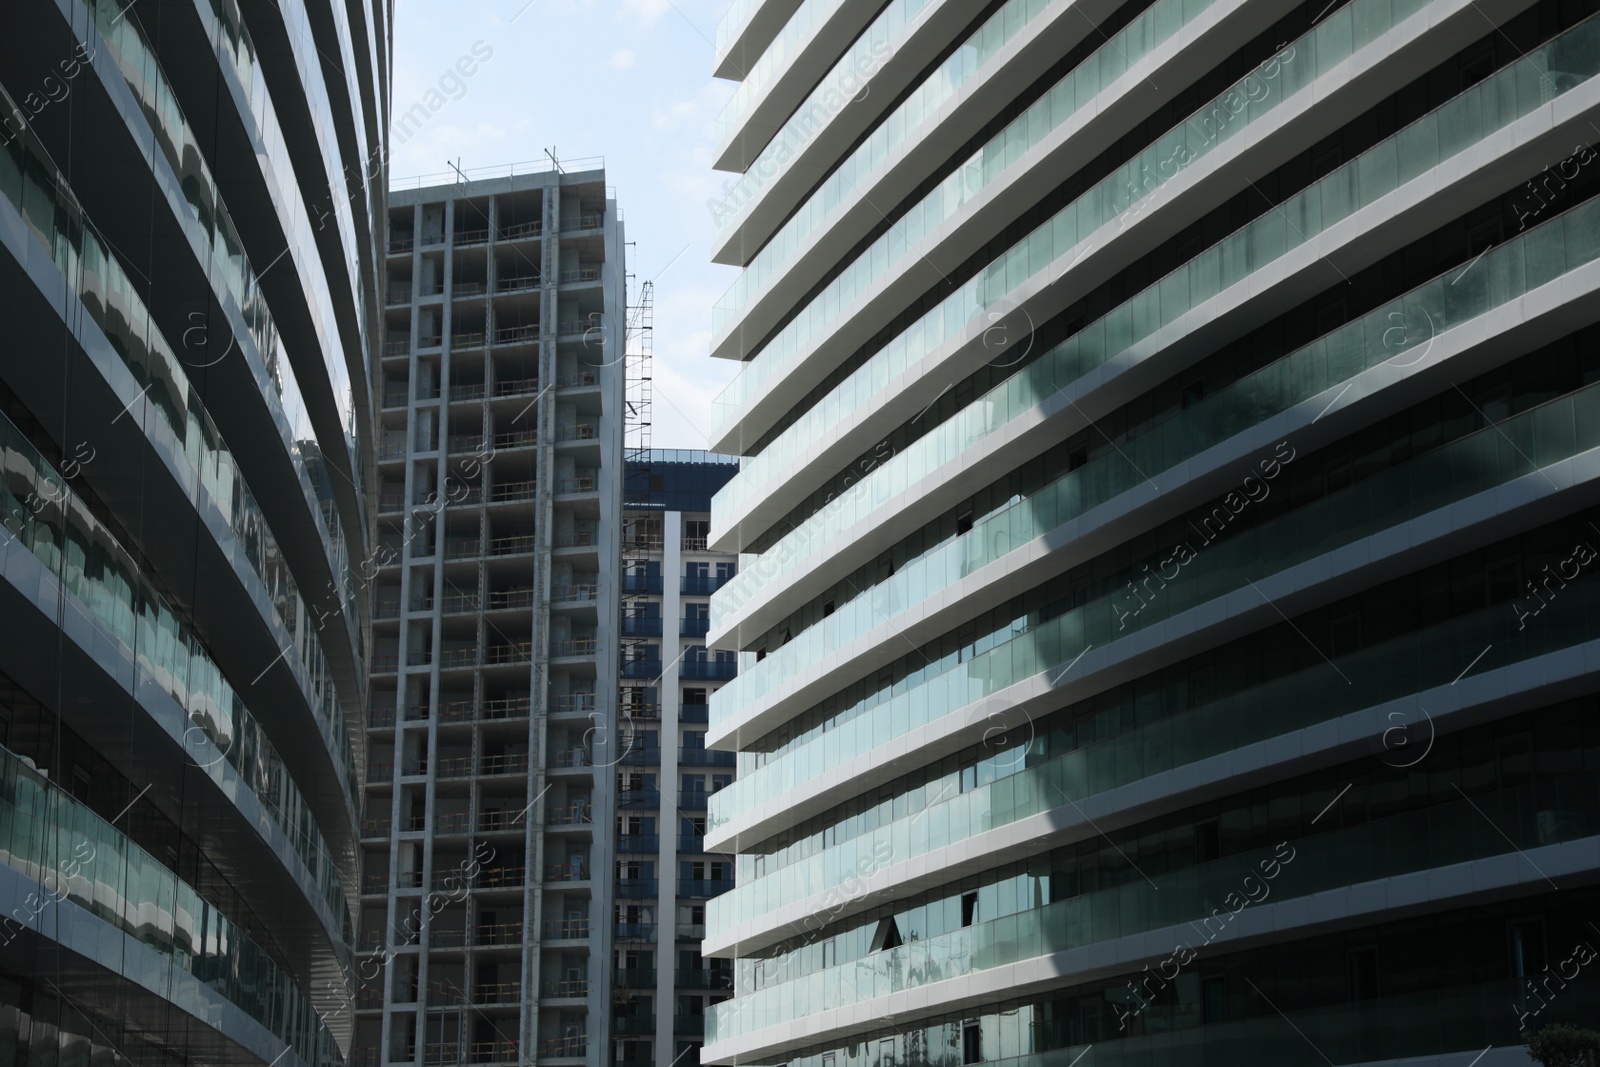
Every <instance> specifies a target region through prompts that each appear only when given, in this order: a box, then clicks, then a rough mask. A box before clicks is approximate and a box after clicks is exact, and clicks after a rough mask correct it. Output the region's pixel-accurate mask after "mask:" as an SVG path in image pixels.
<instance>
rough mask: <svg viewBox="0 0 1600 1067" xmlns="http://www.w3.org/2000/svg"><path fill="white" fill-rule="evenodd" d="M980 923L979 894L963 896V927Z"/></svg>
mask: <svg viewBox="0 0 1600 1067" xmlns="http://www.w3.org/2000/svg"><path fill="white" fill-rule="evenodd" d="M977 921H978V894H977V893H976V892H972V893H962V894H961V925H962V926H971V925H972V924H973V923H975V922H977Z"/></svg>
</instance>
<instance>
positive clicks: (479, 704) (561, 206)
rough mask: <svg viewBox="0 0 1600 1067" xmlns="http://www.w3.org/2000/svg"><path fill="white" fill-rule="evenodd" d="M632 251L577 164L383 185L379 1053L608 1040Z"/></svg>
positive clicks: (501, 1050)
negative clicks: (386, 190)
mask: <svg viewBox="0 0 1600 1067" xmlns="http://www.w3.org/2000/svg"><path fill="white" fill-rule="evenodd" d="M623 249H624V245H623V226H622V218H621V215H620V213H619V212H618V209H617V205H616V202H615V199H614V197H613V196H612V194H611V193H610V192H609V191H608V190H607V187H606V184H605V171H604V169H603V167H602V166H601V165H599V164H593V163H591V162H588V161H581V162H577V163H568V164H566V165H565V169H564V170H563V169H559V168H555V167H547V168H546V169H544V170H542V171H536V172H534V173H523V174H518V175H515V176H512V175H505V176H499V177H485V178H481V179H477V180H469V181H461V182H456V183H452V184H447V185H439V186H433V187H425V188H418V189H407V190H404V191H396V192H392V193H391V194H390V200H389V213H388V259H387V262H386V268H385V269H386V272H387V290H386V291H387V299H386V307H385V308H384V311H383V316H384V334H385V337H386V338H387V340H386V342H385V348H384V354H383V359H382V371H381V393H380V395H381V397H382V408H381V411H380V414H379V419H378V422H379V425H378V431H377V434H378V438H377V442H376V449H377V455H378V465H377V476H376V493H377V502H378V503H377V525H378V534H377V544H378V551H379V557H378V559H377V561H376V566H375V567H374V573H375V578H374V582H373V586H374V608H373V611H374V622H373V642H372V643H373V655H372V676H371V677H372V681H371V689H372V704H371V712H370V716H369V719H368V728H369V731H370V738H371V740H370V748H371V761H370V762H369V764H368V767H367V793H366V806H365V817H364V821H363V825H362V868H363V875H362V885H361V892H362V906H361V937H362V944H361V950H362V952H361V959H362V963H363V973H362V978H363V979H364V984H363V986H362V989H361V991H360V994H359V996H360V999H359V1002H358V1010H357V1016H358V1021H357V1025H356V1031H357V1032H356V1044H357V1047H358V1050H359V1059H360V1061H361V1062H362V1063H365V1064H370V1065H379V1064H382V1065H389V1064H413V1065H446V1064H518V1065H520V1064H524V1063H539V1064H547V1063H548V1064H588V1065H590V1067H599V1065H600V1064H602V1063H603V1062H604V1061H605V1059H606V1058H607V1056H608V1055H609V1052H610V1049H609V1043H608V1041H607V1040H606V1038H607V1036H608V1035H609V1033H610V1015H611V1002H610V1001H609V1000H608V999H607V998H605V997H603V996H598V997H597V996H593V995H591V991H592V990H603V989H605V988H606V987H607V983H608V982H609V980H610V977H611V963H612V958H611V957H612V950H611V945H612V927H611V925H610V923H609V922H607V921H605V920H606V919H607V918H608V917H609V915H610V913H611V908H612V903H611V892H612V886H611V880H610V878H609V875H610V872H611V871H612V870H613V862H614V860H613V856H614V851H613V850H614V848H615V842H614V840H613V834H612V833H611V825H610V814H609V813H610V812H612V811H613V810H614V809H615V804H616V798H615V782H616V774H617V771H616V769H615V765H616V763H617V761H618V759H619V758H620V757H619V756H617V755H615V753H617V752H618V750H619V748H620V745H621V741H622V739H621V738H619V737H618V736H617V733H616V726H617V725H618V720H617V710H618V709H617V699H618V686H617V671H616V667H615V665H616V663H617V659H618V654H619V649H618V644H617V620H618V612H619V603H620V600H619V598H620V596H621V587H620V583H619V581H618V569H617V562H618V560H619V559H620V552H621V540H620V539H621V533H622V522H623V516H622V501H623V492H622V490H623V470H624V467H623V455H624V453H623V448H624V439H625V436H626V433H627V431H628V429H629V426H628V422H629V419H628V417H627V416H625V413H624V400H625V398H626V395H627V391H626V384H627V383H626V372H627V369H628V362H627V359H626V358H625V356H624V352H625V348H626V346H625V341H626V333H627V322H626V319H625V314H626V294H625V277H624V260H623Z"/></svg>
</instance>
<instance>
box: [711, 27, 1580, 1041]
mask: <svg viewBox="0 0 1600 1067" xmlns="http://www.w3.org/2000/svg"><path fill="white" fill-rule="evenodd" d="M1597 9H1600V5H1597V4H1596V3H1594V2H1593V0H1585V2H1575V0H1491V2H1485V0H1312V2H1307V3H1282V2H1279V3H1271V2H1265V0H1259V2H1258V0H995V2H993V3H987V4H971V3H960V2H957V0H890V2H888V3H887V4H875V3H868V2H866V0H862V2H855V0H832V2H830V0H804V2H796V0H748V2H745V0H741V2H738V3H735V4H734V6H733V8H732V10H731V11H730V12H729V14H728V16H727V19H726V20H725V22H724V24H723V26H722V28H721V30H720V31H719V33H718V49H719V54H718V59H717V61H716V71H717V73H718V74H719V76H722V77H732V78H738V79H740V80H741V84H740V86H739V87H738V89H737V91H736V92H735V93H734V95H733V97H732V98H731V100H730V102H729V104H728V106H727V110H726V111H725V113H724V114H723V116H722V119H721V124H720V127H719V130H720V137H721V140H720V143H719V144H718V146H717V149H716V152H715V156H716V165H717V166H718V167H719V168H720V169H723V170H727V171H730V172H733V173H734V175H735V176H734V177H732V178H730V179H729V180H728V181H727V182H726V184H725V186H724V189H723V193H724V195H723V196H721V197H719V198H718V199H717V200H716V201H715V202H713V203H712V204H711V209H712V215H713V225H714V228H715V234H716V236H715V239H714V242H713V256H714V258H715V259H716V260H717V261H719V262H725V263H731V264H736V265H738V266H740V267H742V271H741V273H740V274H739V276H738V279H737V282H736V284H735V285H734V286H733V287H732V288H730V289H729V291H728V292H727V294H726V295H725V296H724V297H723V298H722V299H721V300H720V301H719V302H718V304H717V307H716V311H715V336H714V339H713V341H712V348H713V354H715V355H717V356H721V357H726V358H731V359H738V360H741V361H743V363H744V365H743V367H742V368H740V373H739V375H738V376H737V378H736V379H735V380H734V381H733V383H732V384H731V385H730V386H729V387H728V388H727V389H726V390H725V392H724V393H723V394H722V396H721V398H720V399H719V401H718V403H717V410H716V414H715V420H714V421H715V427H714V430H713V433H712V442H711V443H712V446H713V447H714V448H716V449H718V450H719V451H721V452H725V453H734V454H738V455H741V456H742V457H743V462H742V467H741V471H740V473H739V475H738V476H737V477H735V478H734V479H732V480H731V481H730V482H729V483H728V485H727V486H726V487H725V488H723V489H722V490H721V491H720V492H719V493H718V494H717V496H716V498H715V501H714V504H713V507H712V523H711V534H710V546H711V547H712V548H716V549H722V550H725V551H737V552H739V553H740V554H741V564H740V568H739V575H738V577H737V578H736V579H735V580H733V581H732V582H730V583H729V584H728V585H726V586H725V587H723V588H722V589H720V590H719V591H718V592H717V593H716V594H715V595H714V596H713V597H712V599H711V624H710V631H709V634H708V639H707V643H708V645H709V646H710V647H713V648H721V649H725V650H735V651H737V652H738V654H739V656H740V664H739V673H738V676H737V678H735V679H734V680H733V681H731V682H729V683H728V684H727V685H726V686H724V687H723V688H722V689H721V690H720V691H718V692H717V693H715V694H713V695H712V697H711V711H710V722H709V729H708V735H707V744H708V746H710V747H712V748H720V749H732V750H735V751H737V753H738V757H737V758H738V775H737V779H736V781H735V782H734V783H733V785H732V786H730V787H729V788H727V789H725V790H723V791H722V792H720V793H719V794H717V795H716V796H714V797H712V798H711V799H710V806H709V813H708V820H707V829H706V838H705V845H706V847H708V848H711V849H718V850H723V851H734V852H737V854H738V859H737V884H736V887H735V888H734V889H733V890H732V891H731V892H729V893H727V894H724V895H723V896H721V897H719V898H717V899H716V900H713V901H712V902H711V903H710V904H709V906H708V908H707V926H708V930H707V937H706V941H705V950H706V952H707V953H708V954H710V955H713V956H716V957H723V958H732V959H734V960H736V961H737V962H736V965H735V972H734V973H735V996H734V997H733V999H731V1000H730V1001H728V1002H726V1003H723V1004H719V1005H717V1006H716V1007H715V1008H714V1009H713V1010H712V1013H711V1016H710V1017H709V1019H708V1024H707V1042H706V1046H705V1049H704V1060H705V1061H706V1062H709V1063H730V1064H731V1063H738V1064H753V1063H754V1064H777V1063H786V1064H793V1065H796V1067H924V1065H934V1064H937V1065H940V1067H944V1065H953V1064H971V1063H980V1062H981V1063H989V1062H997V1061H1004V1062H1007V1063H1011V1064H1017V1065H1025V1064H1041V1065H1044V1064H1048V1065H1051V1067H1067V1065H1069V1064H1076V1063H1079V1062H1080V1061H1081V1062H1083V1063H1084V1064H1086V1065H1088V1064H1094V1065H1100V1067H1104V1065H1107V1064H1128V1065H1133V1064H1138V1065H1140V1067H1152V1065H1167V1064H1172V1065H1178V1064H1182V1065H1190V1064H1198V1063H1207V1064H1212V1063H1215V1064H1229V1065H1241V1064H1242V1065H1256V1064H1260V1065H1268V1064H1271V1065H1275V1067H1276V1065H1281V1064H1286V1063H1295V1064H1299V1063H1327V1064H1330V1065H1332V1064H1340V1065H1342V1064H1354V1063H1366V1064H1371V1063H1391V1062H1399V1061H1402V1060H1407V1061H1409V1062H1416V1063H1423V1062H1426V1063H1430V1064H1431V1063H1440V1064H1443V1063H1457V1062H1459V1063H1461V1064H1463V1065H1465V1064H1467V1063H1469V1062H1474V1063H1478V1064H1480V1065H1482V1067H1490V1065H1494V1064H1513V1063H1526V1062H1527V1059H1526V1054H1525V1052H1524V1051H1523V1049H1522V1047H1521V1046H1522V1044H1523V1042H1524V1040H1525V1035H1526V1033H1528V1032H1532V1031H1534V1030H1537V1029H1538V1028H1539V1027H1541V1026H1543V1025H1545V1024H1548V1023H1554V1022H1580V1023H1581V1022H1590V1021H1592V1020H1593V1018H1594V1017H1595V1013H1596V1009H1597V1007H1600V984H1596V983H1595V982H1594V980H1593V979H1591V978H1586V977H1585V972H1583V971H1582V961H1583V960H1584V959H1586V958H1587V959H1593V958H1594V951H1593V949H1592V948H1589V947H1588V946H1592V945H1594V944H1596V943H1600V942H1597V941H1596V939H1597V938H1600V928H1597V927H1596V926H1595V925H1593V924H1594V923H1595V922H1597V921H1600V919H1597V918H1596V917H1597V915H1600V907H1597V905H1600V895H1597V894H1596V892H1595V888H1594V887H1595V883H1596V881H1597V880H1600V718H1597V716H1596V712H1597V711H1600V706H1597V703H1596V690H1597V689H1600V675H1597V674H1596V669H1597V664H1600V658H1597V657H1600V643H1597V641H1600V575H1597V572H1600V510H1597V507H1596V505H1597V502H1600V494H1597V490H1600V484H1597V481H1596V479H1597V478H1600V462H1597V459H1600V331H1597V328H1596V325H1595V323H1596V320H1597V319H1600V299H1597V295H1600V294H1597V293H1596V292H1595V290H1596V287H1597V286H1600V262H1597V260H1600V203H1597V202H1596V201H1595V200H1594V198H1593V197H1594V193H1595V192H1596V190H1597V189H1600V179H1597V174H1600V166H1597V164H1596V162H1595V155H1596V151H1597V147H1596V144H1597V142H1600V79H1597V78H1596V75H1597V74H1600V17H1597V16H1596V12H1597ZM1480 1055H1481V1059H1474V1057H1478V1056H1480ZM1444 1057H1448V1058H1444Z"/></svg>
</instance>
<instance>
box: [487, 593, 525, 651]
mask: <svg viewBox="0 0 1600 1067" xmlns="http://www.w3.org/2000/svg"><path fill="white" fill-rule="evenodd" d="M489 606H490V607H497V606H498V605H496V604H495V603H494V602H493V596H492V595H491V597H490V604H489ZM532 662H533V642H532V641H509V642H506V643H504V644H498V645H490V646H489V647H487V648H485V649H484V650H483V665H484V666H486V667H503V666H508V665H516V664H519V663H532Z"/></svg>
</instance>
